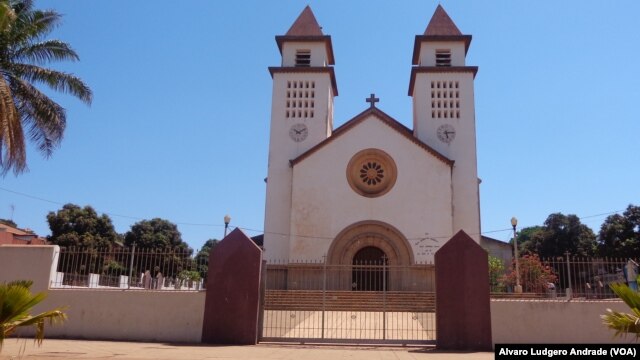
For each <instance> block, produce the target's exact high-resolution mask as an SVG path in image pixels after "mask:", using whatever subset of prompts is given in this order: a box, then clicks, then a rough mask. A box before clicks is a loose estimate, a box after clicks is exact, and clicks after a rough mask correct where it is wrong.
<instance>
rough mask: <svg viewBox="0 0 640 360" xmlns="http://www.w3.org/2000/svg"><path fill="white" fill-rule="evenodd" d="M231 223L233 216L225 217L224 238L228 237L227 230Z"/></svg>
mask: <svg viewBox="0 0 640 360" xmlns="http://www.w3.org/2000/svg"><path fill="white" fill-rule="evenodd" d="M230 222H231V216H229V214H227V215H225V216H224V237H223V239H224V238H225V237H227V230H228V229H229V223H230Z"/></svg>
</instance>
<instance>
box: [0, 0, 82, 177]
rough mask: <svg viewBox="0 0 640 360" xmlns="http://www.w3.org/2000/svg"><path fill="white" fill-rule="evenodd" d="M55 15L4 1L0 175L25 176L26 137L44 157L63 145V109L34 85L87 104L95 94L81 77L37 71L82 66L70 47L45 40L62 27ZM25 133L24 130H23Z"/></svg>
mask: <svg viewBox="0 0 640 360" xmlns="http://www.w3.org/2000/svg"><path fill="white" fill-rule="evenodd" d="M60 21H61V15H60V14H59V13H57V12H56V11H54V10H37V9H34V1H33V0H0V77H2V81H0V174H2V176H5V175H6V174H7V173H8V172H9V171H10V170H13V171H14V173H15V174H16V175H18V174H19V173H21V172H23V171H25V170H26V149H25V146H26V145H25V140H24V137H25V135H24V132H28V136H29V137H30V139H31V140H33V141H34V142H35V143H36V146H37V147H38V149H39V150H40V151H41V152H42V153H43V154H44V155H45V156H46V157H49V156H51V154H52V152H53V150H54V149H55V147H56V146H58V145H59V144H60V141H61V140H62V136H63V133H64V129H65V126H66V114H65V110H64V108H62V107H61V106H60V105H58V104H57V103H55V102H54V101H53V100H51V99H50V98H48V97H47V96H45V95H44V94H43V93H42V92H41V91H40V90H38V89H37V88H36V87H35V86H34V85H33V84H31V83H34V84H36V85H40V84H44V85H47V86H49V87H51V88H52V89H53V90H55V91H60V92H63V93H68V94H71V95H73V96H75V97H77V98H78V99H80V100H81V101H83V102H84V103H86V104H90V103H91V100H92V98H93V94H92V93H91V89H89V87H88V86H87V85H86V84H85V83H84V82H83V81H82V80H81V79H80V78H78V77H76V76H74V75H73V74H68V73H64V72H60V71H55V70H50V69H46V68H42V67H39V66H37V65H39V64H43V63H48V62H52V61H57V60H71V61H76V60H78V54H77V53H76V52H75V51H74V50H73V49H72V48H71V47H70V46H69V44H67V43H65V42H62V41H59V40H44V36H45V35H47V34H49V33H50V32H51V31H52V30H53V29H54V28H55V27H56V26H57V25H58V24H60ZM25 127H26V129H25Z"/></svg>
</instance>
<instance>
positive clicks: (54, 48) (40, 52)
mask: <svg viewBox="0 0 640 360" xmlns="http://www.w3.org/2000/svg"><path fill="white" fill-rule="evenodd" d="M13 58H14V60H15V61H21V62H24V61H26V62H33V63H36V64H42V63H47V62H50V61H63V60H69V61H77V60H79V59H80V58H79V57H78V54H77V53H76V52H75V51H74V50H73V49H72V48H71V46H69V44H67V43H66V42H64V41H60V40H45V41H41V42H37V43H30V44H26V45H24V46H22V47H20V48H19V49H17V50H16V51H15V52H14V54H13Z"/></svg>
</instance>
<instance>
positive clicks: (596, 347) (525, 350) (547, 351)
mask: <svg viewBox="0 0 640 360" xmlns="http://www.w3.org/2000/svg"><path fill="white" fill-rule="evenodd" d="M634 340H635V339H630V341H634ZM639 349H640V344H496V346H495V358H496V359H541V358H554V359H590V360H595V359H635V358H636V356H637V354H638V350H639Z"/></svg>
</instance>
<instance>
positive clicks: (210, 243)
mask: <svg viewBox="0 0 640 360" xmlns="http://www.w3.org/2000/svg"><path fill="white" fill-rule="evenodd" d="M219 242H220V240H217V239H209V240H207V241H205V243H204V245H202V248H201V249H200V251H198V254H196V257H195V262H196V265H197V267H198V272H199V273H200V276H202V278H204V279H206V278H207V272H208V271H209V254H210V253H211V250H212V249H213V248H215V247H216V245H218V243H219Z"/></svg>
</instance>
